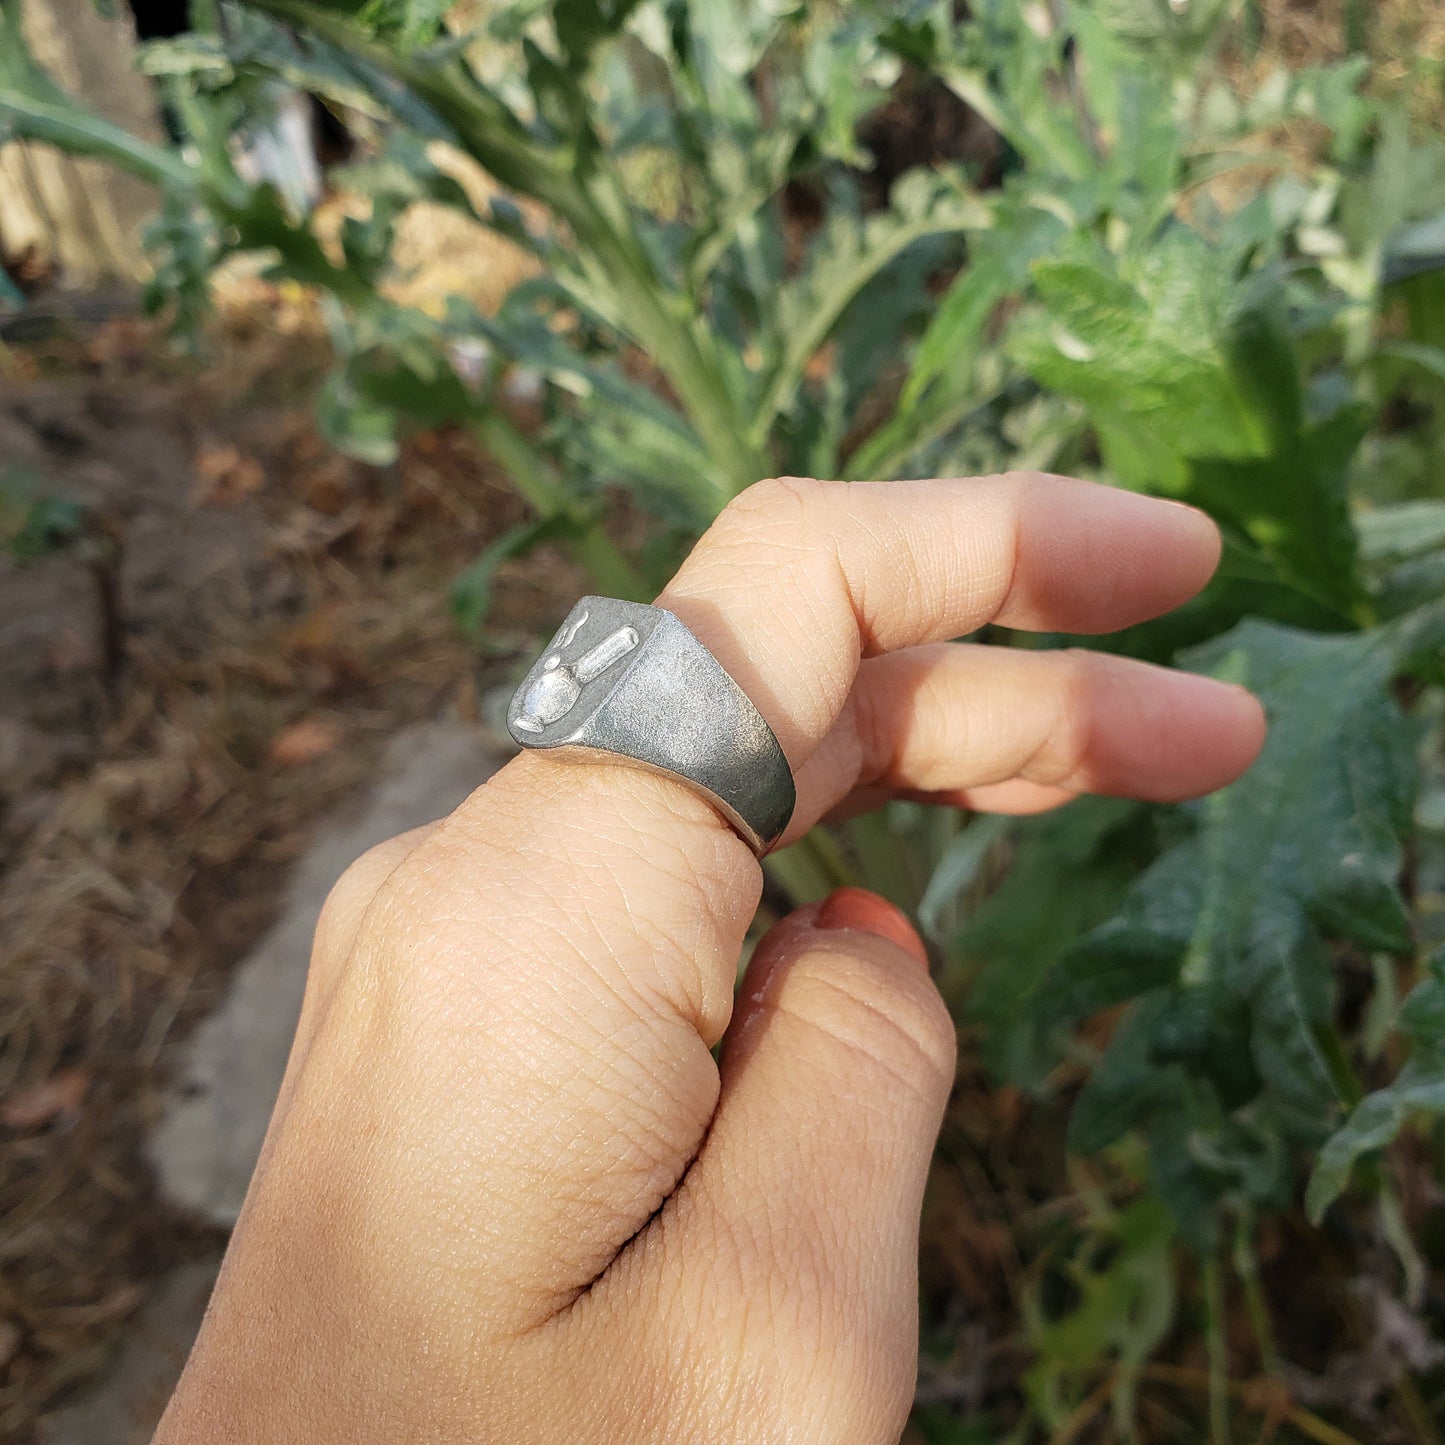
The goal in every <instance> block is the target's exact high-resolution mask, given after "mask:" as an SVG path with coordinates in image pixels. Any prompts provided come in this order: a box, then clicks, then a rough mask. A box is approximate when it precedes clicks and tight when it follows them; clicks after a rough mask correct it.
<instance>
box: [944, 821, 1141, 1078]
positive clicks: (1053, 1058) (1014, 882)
mask: <svg viewBox="0 0 1445 1445" xmlns="http://www.w3.org/2000/svg"><path fill="white" fill-rule="evenodd" d="M1141 814H1142V810H1141V809H1140V807H1139V805H1138V804H1135V803H1129V802H1125V801H1122V800H1120V799H1117V798H1083V799H1080V800H1079V801H1078V802H1076V803H1070V804H1069V806H1068V807H1066V808H1062V809H1060V810H1059V811H1058V812H1057V813H1053V814H1048V815H1045V816H1042V817H1037V818H1025V819H1020V820H1018V821H1017V822H1015V823H1014V824H1013V826H1012V828H1011V830H1010V831H1011V834H1012V837H1013V849H1012V858H1011V862H1010V866H1009V870H1008V873H1007V874H1006V876H1005V877H1004V880H1003V882H1002V883H1001V884H1000V885H999V886H998V887H997V888H996V889H995V890H994V891H993V892H992V893H991V894H990V895H989V897H988V898H987V899H986V900H985V901H984V902H983V903H982V904H981V905H980V906H979V908H978V910H977V912H976V913H975V914H974V915H973V916H972V917H971V918H970V919H969V920H968V922H967V924H966V926H965V927H964V929H963V931H962V933H961V934H960V935H959V938H958V950H959V953H960V954H961V956H962V957H963V959H964V960H965V962H966V965H967V966H970V967H972V968H976V969H977V971H978V976H977V978H976V980H975V981H974V984H973V987H972V988H971V990H970V991H969V994H968V999H967V1008H968V1013H969V1015H970V1017H972V1018H974V1019H976V1020H977V1021H978V1022H980V1023H982V1024H983V1025H984V1026H985V1032H984V1056H985V1060H986V1062H987V1064H988V1066H989V1069H990V1070H991V1071H992V1072H993V1073H994V1074H995V1075H997V1076H998V1077H1000V1078H1004V1079H1008V1080H1009V1081H1010V1082H1013V1083H1018V1084H1021V1085H1024V1086H1025V1087H1029V1088H1038V1087H1041V1085H1042V1081H1043V1079H1044V1077H1045V1076H1046V1075H1047V1073H1048V1072H1049V1070H1050V1069H1051V1068H1052V1067H1053V1065H1054V1063H1055V1062H1057V1053H1056V1052H1055V1051H1054V1050H1053V1049H1052V1047H1051V1039H1050V1034H1051V1029H1050V1026H1049V1024H1048V1021H1047V1020H1046V1019H1044V1018H1043V1017H1041V1016H1040V1015H1039V1014H1037V1013H1035V1011H1034V1010H1033V1007H1032V1005H1033V1001H1034V999H1035V998H1037V997H1039V996H1040V995H1042V994H1045V993H1046V992H1047V990H1048V988H1049V986H1050V985H1049V979H1050V976H1051V973H1052V970H1053V969H1054V967H1055V966H1056V964H1057V962H1058V960H1059V958H1060V957H1061V956H1062V955H1063V954H1064V952H1065V950H1066V949H1068V948H1069V946H1070V945H1072V944H1073V943H1074V942H1075V941H1076V940H1077V939H1078V938H1079V937H1080V935H1081V934H1083V933H1084V932H1086V931H1087V930H1088V929H1090V928H1092V927H1094V926H1095V925H1097V924H1098V923H1100V922H1102V921H1103V920H1104V919H1106V918H1107V917H1108V916H1109V914H1110V912H1111V911H1112V910H1113V909H1115V908H1117V907H1118V906H1119V904H1120V902H1121V900H1122V899H1123V897H1124V896H1125V894H1126V893H1127V890H1128V887H1129V884H1130V882H1131V880H1132V879H1133V878H1134V876H1135V875H1136V873H1137V871H1138V868H1139V865H1140V862H1141V857H1142V856H1147V853H1146V846H1145V845H1146V844H1147V840H1144V839H1141V837H1140V831H1141V830H1140V829H1139V827H1138V823H1139V821H1140V818H1141ZM973 826H976V825H973ZM972 831H973V827H972V826H971V827H970V828H969V829H967V830H965V836H966V834H967V833H969V832H972ZM1045 898H1046V899H1048V906H1047V907H1040V904H1039V900H1040V899H1045ZM942 983H943V985H944V989H945V993H953V992H956V985H954V984H953V983H952V981H951V980H949V979H947V978H945V979H943V980H942Z"/></svg>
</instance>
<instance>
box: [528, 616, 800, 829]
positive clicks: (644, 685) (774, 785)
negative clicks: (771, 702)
mask: <svg viewBox="0 0 1445 1445" xmlns="http://www.w3.org/2000/svg"><path fill="white" fill-rule="evenodd" d="M594 683H595V684H596V686H591V684H594ZM507 724H508V727H509V728H510V730H511V733H512V736H513V738H514V739H515V740H516V741H517V742H518V743H520V744H521V746H523V747H524V748H542V749H547V750H561V751H562V752H563V753H567V754H571V755H574V756H578V757H585V756H586V755H587V753H588V752H591V753H593V754H594V755H596V754H599V753H606V754H611V755H613V756H614V757H620V758H627V759H630V760H631V761H633V762H634V763H637V764H640V765H641V766H642V767H644V768H646V769H648V770H649V771H652V772H657V773H665V774H667V775H669V776H671V777H673V778H675V779H677V780H678V781H679V782H682V783H686V784H687V785H688V786H689V787H691V788H692V789H694V790H695V791H696V792H698V793H700V794H702V795H703V796H704V797H705V798H707V799H708V800H709V801H710V802H711V803H712V804H713V806H714V807H716V808H717V809H718V811H719V812H720V813H722V814H723V816H724V817H725V818H727V820H728V821H729V822H730V823H731V824H732V825H733V827H734V828H736V829H737V831H738V832H739V833H740V834H741V835H742V836H743V838H744V839H745V840H746V841H747V842H748V843H749V844H750V845H751V847H752V848H753V849H754V850H755V851H756V852H757V853H759V854H760V855H761V854H763V853H765V852H767V850H768V849H769V848H770V847H771V846H772V845H773V844H774V843H776V842H777V840H778V839H779V838H780V837H781V836H782V834H783V832H784V830H785V829H786V827H787V824H788V820H789V818H790V817H791V816H792V812H793V805H794V801H795V795H794V788H793V775H792V771H791V769H790V768H789V767H788V761H787V758H786V757H785V756H784V755H783V750H782V748H781V747H779V745H778V740H777V738H776V737H774V736H773V732H772V729H771V728H769V726H768V724H767V722H766V721H765V720H764V719H763V718H762V716H761V715H760V714H759V712H758V710H757V708H756V707H754V706H753V704H752V702H751V701H750V699H749V698H748V696H747V694H746V693H744V692H743V690H742V689H741V688H740V687H739V686H738V685H737V683H736V682H735V681H734V680H733V679H732V678H731V677H730V676H729V675H728V673H727V671H726V670H725V669H724V668H723V666H722V665H721V664H720V663H719V662H718V660H717V659H716V658H715V657H714V656H713V655H712V653H711V652H709V651H708V650H707V648H706V647H704V646H703V645H702V643H701V642H699V641H698V639H697V638H696V637H694V636H693V634H692V633H691V632H690V631H689V630H688V629H687V628H686V627H685V626H684V625H683V624H682V622H681V621H679V620H678V618H677V617H675V616H674V615H673V614H672V613H671V612H668V611H666V610H665V609H663V608H660V607H648V606H646V605H645V604H643V603H639V602H625V601H622V600H621V599H619V598H615V597H584V598H582V599H581V600H580V601H579V602H578V603H577V605H576V607H575V608H573V610H572V613H571V615H570V616H569V617H568V618H567V620H566V622H565V623H564V624H563V626H562V627H561V628H560V630H559V631H558V633H557V635H556V637H554V638H553V640H552V643H551V645H550V646H549V647H548V648H547V650H546V651H545V652H544V653H543V654H542V655H541V657H539V658H538V659H537V661H536V662H535V663H534V664H533V666H532V669H531V671H530V672H528V674H527V676H526V677H525V678H523V680H522V682H521V685H520V686H519V687H518V688H517V691H516V693H515V694H514V696H513V698H512V702H511V706H510V707H509V708H508V710H507Z"/></svg>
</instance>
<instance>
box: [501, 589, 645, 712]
mask: <svg viewBox="0 0 1445 1445" xmlns="http://www.w3.org/2000/svg"><path fill="white" fill-rule="evenodd" d="M587 617H588V614H587V613H586V612H584V613H583V614H582V615H581V616H580V617H579V618H578V619H577V620H576V621H575V622H573V623H571V624H569V625H568V626H567V627H564V628H563V629H562V632H561V634H560V635H559V637H558V639H557V645H558V646H559V647H568V646H570V645H571V643H572V642H573V640H574V639H575V638H576V636H577V634H578V633H579V632H581V631H582V628H583V626H584V625H585V624H586V622H587ZM638 640H639V639H638V636H637V629H636V628H635V627H619V628H618V629H617V630H616V631H615V632H613V633H610V634H609V635H608V636H606V637H604V638H603V639H602V641H601V642H599V643H598V644H597V645H596V646H595V647H591V648H589V649H588V650H587V651H586V652H584V653H583V654H582V656H581V657H579V658H578V659H577V661H576V662H572V663H568V662H565V661H564V660H563V658H562V654H561V653H560V652H549V653H548V654H547V656H546V657H544V658H543V659H542V664H541V666H542V671H541V674H540V675H539V676H537V677H536V678H534V679H533V680H532V682H531V683H530V684H528V685H527V689H526V691H525V692H524V693H523V694H522V705H521V711H520V712H519V713H518V714H517V715H516V716H515V717H513V719H512V724H513V726H514V727H519V728H521V729H522V731H523V732H529V733H539V732H541V731H542V729H543V728H545V727H547V726H548V725H549V724H551V723H554V722H560V721H561V720H562V719H563V718H564V717H566V716H567V714H568V713H569V712H571V711H572V709H573V708H574V707H576V705H577V699H578V698H579V697H581V696H582V689H583V688H584V687H586V686H587V684H588V683H589V682H592V681H593V680H594V679H596V678H599V677H601V676H602V674H603V673H604V672H606V671H607V669H608V668H609V667H613V666H615V665H616V664H617V663H619V662H621V661H622V659H623V658H624V657H626V656H627V654H628V653H629V652H631V651H632V650H633V648H635V647H636V646H637V644H638Z"/></svg>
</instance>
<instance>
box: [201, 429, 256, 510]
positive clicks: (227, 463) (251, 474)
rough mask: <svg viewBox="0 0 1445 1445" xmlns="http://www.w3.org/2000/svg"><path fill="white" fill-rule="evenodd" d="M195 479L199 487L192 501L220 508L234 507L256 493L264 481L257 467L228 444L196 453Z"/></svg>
mask: <svg viewBox="0 0 1445 1445" xmlns="http://www.w3.org/2000/svg"><path fill="white" fill-rule="evenodd" d="M196 475H197V476H198V477H199V478H200V483H201V484H200V486H199V487H197V489H196V500H197V501H198V502H202V503H204V504H206V505H208V506H221V507H233V506H235V505H236V503H237V502H240V501H243V500H244V499H245V498H247V497H249V496H250V495H251V494H252V493H253V492H256V491H259V490H260V488H261V487H262V485H263V484H264V483H265V480H266V473H265V471H264V470H263V468H262V466H261V463H260V462H258V461H257V460H256V458H255V457H251V456H247V455H246V453H245V452H243V451H241V450H240V448H238V447H235V446H233V445H231V444H230V443H229V442H227V443H225V444H223V445H221V446H214V447H202V448H201V450H200V451H198V452H197V453H196Z"/></svg>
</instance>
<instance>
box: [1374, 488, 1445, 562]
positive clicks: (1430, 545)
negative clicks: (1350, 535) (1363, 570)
mask: <svg viewBox="0 0 1445 1445" xmlns="http://www.w3.org/2000/svg"><path fill="white" fill-rule="evenodd" d="M1355 527H1356V529H1357V530H1358V532H1359V535H1360V555H1361V557H1363V558H1364V560H1365V561H1367V562H1403V561H1405V560H1406V559H1408V558H1411V557H1419V556H1421V555H1422V554H1423V553H1425V552H1433V551H1434V550H1435V549H1436V548H1437V547H1441V546H1445V502H1442V501H1435V500H1433V499H1432V500H1430V501H1425V502H1397V503H1395V505H1393V506H1389V507H1374V508H1372V509H1371V510H1370V511H1368V512H1361V513H1359V514H1358V515H1357V516H1356V517H1355Z"/></svg>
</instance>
